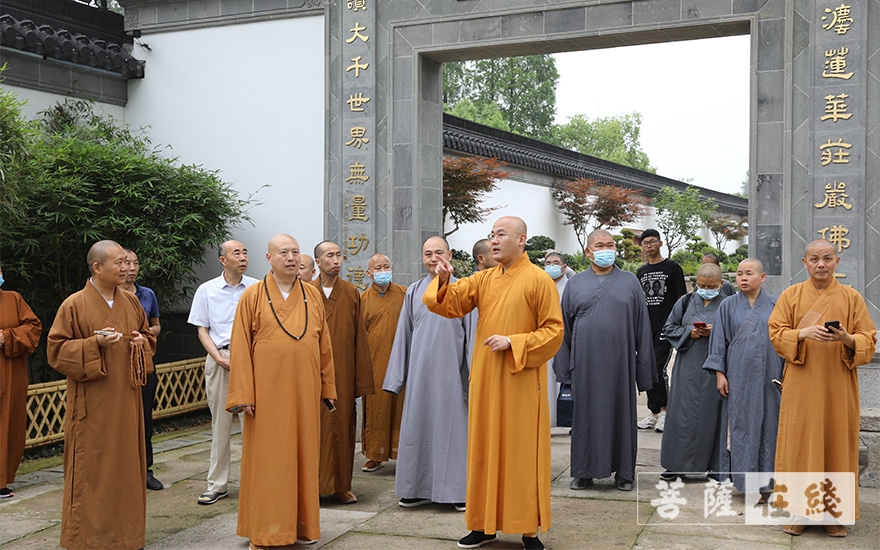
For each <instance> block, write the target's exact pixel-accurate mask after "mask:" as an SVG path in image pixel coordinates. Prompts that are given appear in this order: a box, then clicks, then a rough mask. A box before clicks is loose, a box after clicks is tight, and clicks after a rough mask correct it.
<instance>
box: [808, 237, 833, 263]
mask: <svg viewBox="0 0 880 550" xmlns="http://www.w3.org/2000/svg"><path fill="white" fill-rule="evenodd" d="M825 250H830V251H831V252H833V253H834V255H835V256H837V247H835V246H834V245H833V244H832V243H831V241H829V240H827V239H816V240H815V241H813V242H811V243H810V244H808V245H807V246H805V247H804V258H806V257H807V256H808V255H809V254H810V252H819V251H822V252H824V251H825Z"/></svg>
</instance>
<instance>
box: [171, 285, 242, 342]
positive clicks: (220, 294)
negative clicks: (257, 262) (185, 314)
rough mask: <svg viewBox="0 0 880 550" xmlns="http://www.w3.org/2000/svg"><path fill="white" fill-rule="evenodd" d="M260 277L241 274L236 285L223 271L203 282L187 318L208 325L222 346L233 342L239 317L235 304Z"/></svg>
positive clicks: (198, 324)
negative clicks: (234, 330) (233, 326)
mask: <svg viewBox="0 0 880 550" xmlns="http://www.w3.org/2000/svg"><path fill="white" fill-rule="evenodd" d="M256 282H257V280H256V279H254V278H253V277H248V276H247V275H242V276H241V282H239V283H238V284H237V285H235V286H232V285H230V284H229V283H227V282H226V279H224V278H223V274H222V273H221V274H220V276H219V277H215V278H213V279H211V280H210V281H206V282H204V283H202V284H201V285H199V288H198V289H196V295H195V296H193V303H192V308H190V310H189V319H187V322H188V323H189V324H191V325H195V326H197V327H205V328H207V329H208V335H210V336H211V340H212V341H213V342H214V345H215V346H217V347H218V348H222V347H224V346H228V345H229V339H230V337H231V336H232V321H233V320H234V319H235V308H236V306H238V300H239V299H240V298H241V295H242V294H243V293H244V289H246V288H247V287H249V286H251V285H252V284H254V283H256Z"/></svg>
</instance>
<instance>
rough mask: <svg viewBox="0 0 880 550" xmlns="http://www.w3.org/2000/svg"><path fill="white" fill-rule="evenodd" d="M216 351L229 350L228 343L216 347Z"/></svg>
mask: <svg viewBox="0 0 880 550" xmlns="http://www.w3.org/2000/svg"><path fill="white" fill-rule="evenodd" d="M217 350H218V351H229V344H226V345H225V346H221V347H219V348H217Z"/></svg>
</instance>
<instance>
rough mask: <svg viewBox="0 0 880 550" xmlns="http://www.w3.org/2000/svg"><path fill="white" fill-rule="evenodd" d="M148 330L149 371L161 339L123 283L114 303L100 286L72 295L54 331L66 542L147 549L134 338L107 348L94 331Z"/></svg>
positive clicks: (51, 355)
mask: <svg viewBox="0 0 880 550" xmlns="http://www.w3.org/2000/svg"><path fill="white" fill-rule="evenodd" d="M108 326H109V327H114V328H115V329H116V330H117V331H118V332H121V333H123V334H125V335H130V334H131V331H133V330H136V331H138V332H140V333H141V334H143V336H144V338H145V340H146V344H145V346H144V359H145V360H146V366H147V372H148V373H150V372H153V353H154V352H155V350H156V337H155V336H154V335H153V333H151V332H150V330H149V324H148V323H147V315H146V313H144V308H143V307H142V306H141V303H140V302H139V301H138V299H137V296H135V295H134V294H132V293H130V292H126V291H124V290H121V289H118V288H117V289H116V293H115V296H114V298H113V308H112V309H111V308H110V306H108V305H107V302H106V301H104V298H103V297H102V296H101V293H100V292H98V289H96V288H95V287H94V285H92V283H90V282H88V281H86V285H85V288H83V289H82V290H81V291H79V292H76V293H74V294H71V295H70V296H69V297H68V298H67V299H66V300H64V302H63V303H62V304H61V307H59V308H58V313H57V314H56V315H55V322H54V323H53V324H52V328H51V329H50V330H49V337H48V347H47V356H48V360H49V364H50V365H52V368H54V369H55V370H57V371H58V372H60V373H61V374H64V375H65V376H66V377H67V410H66V411H65V415H64V502H63V504H62V515H61V546H62V547H64V548H113V549H121V548H142V547H143V546H144V529H145V524H146V514H147V477H146V476H147V459H146V454H145V453H146V448H145V443H144V409H143V404H142V402H141V387H140V386H137V387H134V386H133V385H132V373H131V349H130V347H129V343H130V340H129V339H128V338H120V339H119V341H117V342H116V343H114V344H112V345H110V346H107V347H104V348H100V347H98V337H97V336H96V335H95V334H94V331H96V330H99V329H102V328H104V327H108Z"/></svg>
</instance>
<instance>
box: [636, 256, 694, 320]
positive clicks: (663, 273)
mask: <svg viewBox="0 0 880 550" xmlns="http://www.w3.org/2000/svg"><path fill="white" fill-rule="evenodd" d="M636 277H638V278H639V282H640V283H641V284H642V290H643V291H644V292H645V303H646V304H648V317H649V318H650V319H651V332H653V333H654V335H655V336H656V335H657V334H659V333H660V331H661V330H663V325H665V324H666V319H667V318H668V317H669V314H670V313H671V312H672V306H674V305H675V302H676V301H678V299H679V298H680V297H681V296H683V295H684V294H686V293H687V287H686V286H685V283H684V272H683V271H682V270H681V266H680V265H678V264H677V263H675V262H673V261H672V260H670V259H668V258H666V259H664V260H663V261H661V262H659V263H656V264H645V265H643V266H642V267H640V268H639V270H638V271H637V272H636Z"/></svg>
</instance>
